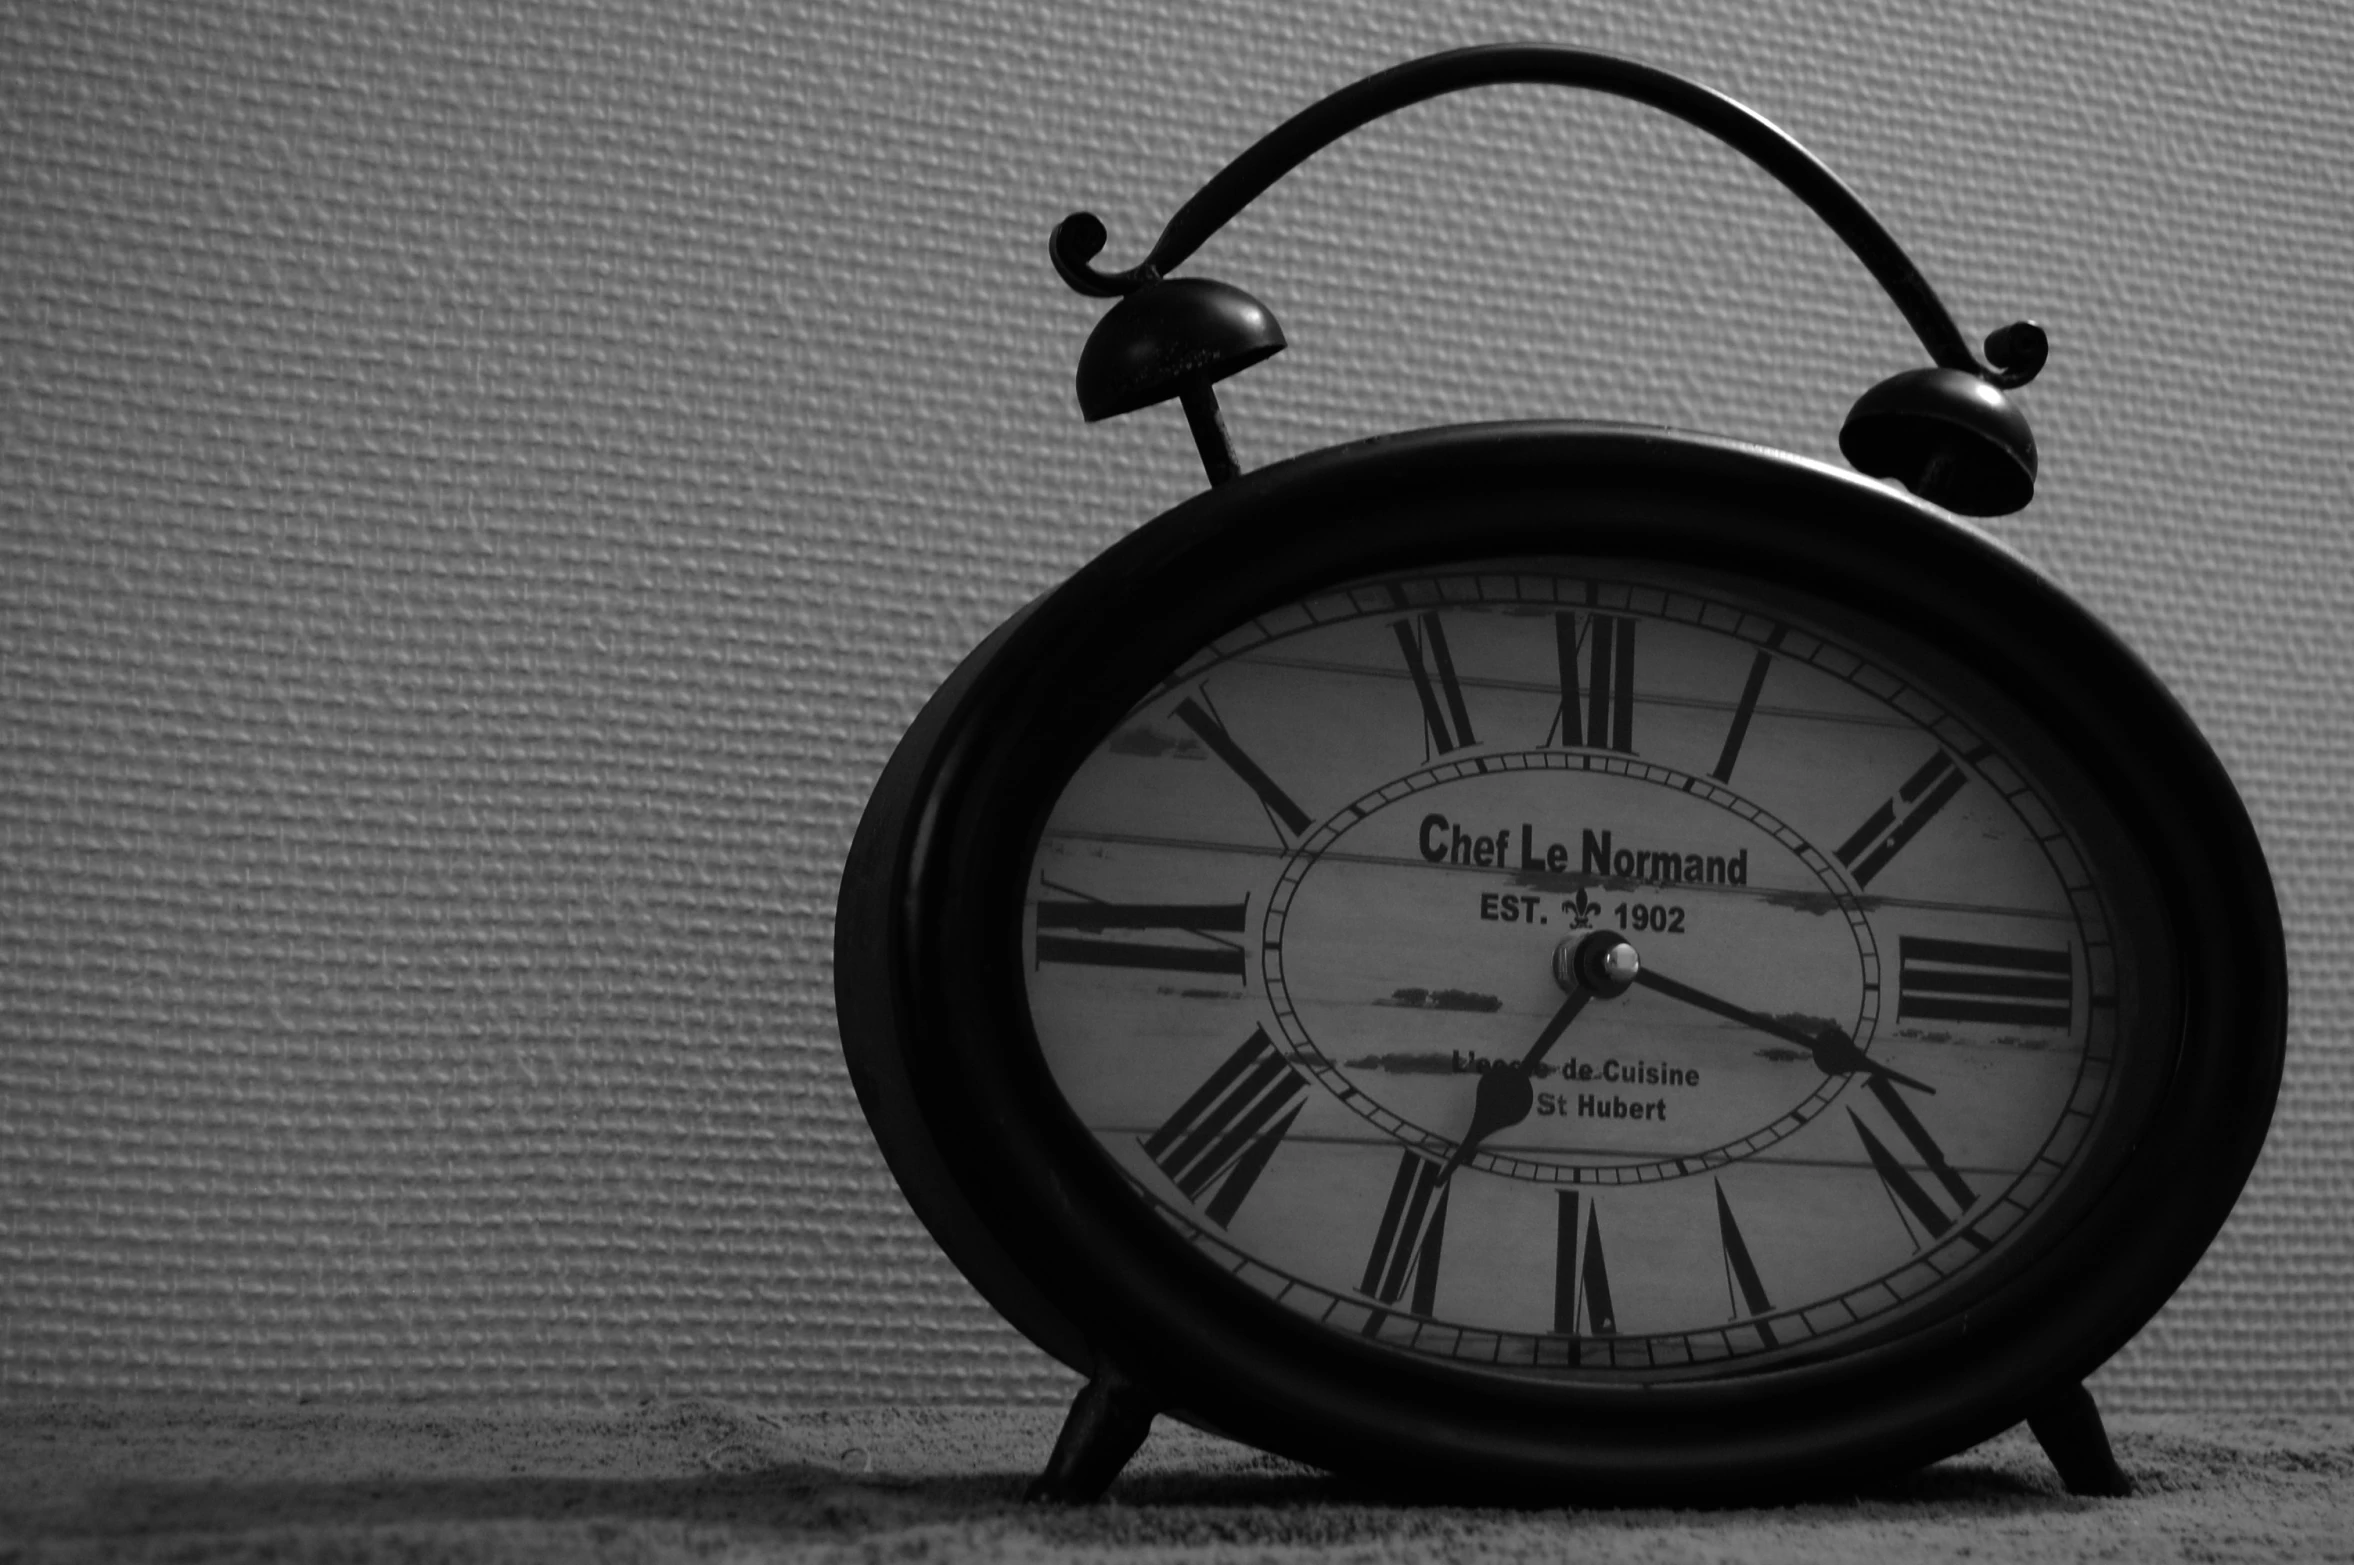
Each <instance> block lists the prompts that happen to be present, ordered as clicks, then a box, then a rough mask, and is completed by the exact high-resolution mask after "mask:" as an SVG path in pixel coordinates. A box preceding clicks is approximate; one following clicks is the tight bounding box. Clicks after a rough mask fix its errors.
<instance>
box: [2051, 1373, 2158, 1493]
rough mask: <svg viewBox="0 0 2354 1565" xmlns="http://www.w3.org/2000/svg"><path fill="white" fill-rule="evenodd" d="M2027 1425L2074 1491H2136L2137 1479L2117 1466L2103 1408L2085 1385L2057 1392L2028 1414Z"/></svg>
mask: <svg viewBox="0 0 2354 1565" xmlns="http://www.w3.org/2000/svg"><path fill="white" fill-rule="evenodd" d="M2027 1427H2028V1428H2029V1429H2030V1430H2032V1431H2034V1434H2035V1438H2036V1439H2037V1440H2040V1441H2041V1442H2043V1454H2044V1455H2046V1456H2048V1457H2050V1458H2051V1459H2052V1466H2054V1467H2056V1468H2058V1469H2059V1470H2060V1482H2061V1483H2062V1484H2063V1485H2065V1486H2066V1487H2067V1490H2068V1492H2069V1493H2070V1494H2087V1495H2119V1494H2131V1493H2133V1480H2132V1479H2130V1478H2128V1477H2126V1476H2125V1470H2124V1469H2123V1468H2121V1467H2119V1466H2118V1465H2117V1458H2116V1456H2115V1454H2114V1453H2112V1452H2111V1451H2110V1449H2109V1432H2108V1431H2107V1430H2106V1429H2103V1428H2102V1427H2101V1410H2100V1409H2099V1408H2098V1407H2095V1406H2094V1405H2093V1400H2092V1393H2091V1392H2090V1391H2087V1390H2085V1389H2084V1387H2083V1386H2082V1385H2074V1386H2070V1387H2069V1388H2068V1389H2067V1390H2065V1391H2061V1392H2057V1393H2055V1394H2054V1395H2052V1396H2051V1397H2050V1398H2048V1399H2047V1400H2046V1401H2045V1402H2044V1404H2043V1405H2042V1406H2041V1407H2039V1408H2037V1409H2036V1410H2035V1411H2034V1412H2032V1413H2030V1414H2028V1415H2027Z"/></svg>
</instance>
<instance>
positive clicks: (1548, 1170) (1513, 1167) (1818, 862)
mask: <svg viewBox="0 0 2354 1565" xmlns="http://www.w3.org/2000/svg"><path fill="white" fill-rule="evenodd" d="M1529 771H1563V772H1571V771H1574V772H1579V773H1600V774H1602V775H1605V776H1614V777H1625V778H1628V779H1629V780H1631V781H1636V782H1646V783H1653V784H1656V785H1658V786H1661V787H1668V788H1673V789H1675V790H1677V791H1678V792H1681V793H1685V794H1689V795H1691V796H1692V797H1694V798H1698V799H1702V800H1705V801H1706V802H1708V803H1710V804H1714V805H1716V806H1717V807H1718V808H1719V809H1722V810H1725V811H1727V812H1728V813H1730V814H1733V815H1737V816H1739V817H1741V818H1742V819H1743V820H1746V821H1748V822H1749V823H1750V824H1751V825H1753V826H1756V827H1757V828H1758V829H1759V830H1761V831H1763V832H1765V833H1766V835H1768V836H1770V837H1772V838H1773V839H1774V840H1775V841H1777V842H1779V843H1781V844H1782V846H1783V847H1785V848H1787V849H1789V850H1790V852H1791V853H1792V855H1793V856H1795V857H1796V858H1797V859H1798V860H1799V862H1800V863H1802V864H1804V865H1806V867H1807V868H1808V870H1810V871H1811V872H1812V873H1813V874H1814V876H1815V878H1816V879H1817V880H1818V881H1820V882H1822V884H1823V887H1824V889H1825V890H1826V891H1828V892H1829V893H1830V895H1831V897H1832V899H1833V901H1834V902H1835V903H1836V904H1837V905H1838V908H1839V911H1840V912H1841V913H1842V914H1843V915H1844V916H1845V917H1846V919H1847V924H1848V931H1849V934H1850V935H1851V936H1852V938H1853V939H1854V940H1855V943H1856V955H1857V959H1858V963H1859V965H1860V967H1861V969H1862V975H1863V976H1862V988H1861V993H1860V996H1859V999H1858V1002H1857V1007H1856V1022H1855V1026H1854V1028H1853V1029H1852V1030H1851V1032H1850V1037H1851V1039H1852V1040H1853V1041H1854V1043H1855V1045H1856V1047H1857V1048H1858V1049H1861V1050H1863V1051H1865V1052H1866V1053H1869V1052H1870V1049H1871V1044H1872V1040H1873V1038H1874V1037H1875V1036H1876V1035H1877V1032H1878V1028H1879V1016H1880V950H1879V942H1878V940H1877V938H1876V937H1875V936H1874V935H1873V933H1872V926H1871V921H1870V920H1869V919H1868V918H1867V917H1866V916H1865V914H1864V910H1863V906H1862V904H1861V902H1860V900H1859V899H1858V898H1857V897H1856V896H1855V895H1854V894H1853V893H1851V892H1850V891H1848V890H1847V888H1846V887H1844V886H1842V885H1841V884H1840V883H1839V881H1838V879H1837V878H1836V872H1835V870H1834V869H1833V866H1832V864H1831V861H1830V860H1829V859H1828V858H1826V857H1824V855H1823V854H1822V853H1821V852H1820V851H1819V850H1818V849H1816V848H1815V846H1814V845H1813V844H1812V843H1810V842H1808V841H1807V840H1806V839H1805V838H1804V837H1802V836H1800V835H1799V834H1798V833H1797V832H1796V831H1794V830H1792V829H1791V828H1790V827H1789V826H1788V825H1786V824H1784V822H1783V821H1782V820H1781V819H1780V818H1779V817H1778V816H1776V815H1774V814H1773V813H1772V812H1770V811H1768V810H1764V809H1761V808H1759V807H1758V806H1757V805H1755V804H1753V803H1751V802H1750V801H1749V800H1748V799H1746V798H1744V797H1743V796H1742V795H1740V794H1738V793H1736V792H1734V791H1733V790H1732V789H1730V788H1727V787H1725V786H1724V785H1723V784H1721V783H1717V782H1712V781H1710V780H1708V779H1706V778H1701V777H1695V776H1693V775H1691V774H1690V773H1688V772H1683V771H1679V770H1677V769H1676V768H1674V767H1671V766H1660V765H1657V764H1656V763H1653V762H1650V761H1642V760H1637V759H1634V758H1632V757H1629V756H1624V755H1618V754H1613V753H1604V752H1588V751H1577V750H1521V751H1508V752H1504V753H1501V754H1496V753H1490V754H1485V755H1477V756H1471V757H1467V758H1465V759H1463V760H1459V761H1447V762H1442V763H1440V764H1439V765H1436V766H1427V767H1424V768H1422V769H1421V770H1419V771H1414V772H1408V773H1407V774H1406V775H1405V776H1403V777H1400V778H1398V779H1396V780H1395V781H1393V782H1389V783H1386V784H1384V785H1383V786H1381V787H1379V788H1375V789H1373V790H1371V791H1369V792H1367V793H1364V794H1361V795H1359V796H1358V797H1357V798H1356V799H1354V800H1352V801H1350V802H1349V803H1348V804H1345V805H1343V806H1341V808H1340V809H1338V810H1336V811H1334V812H1333V813H1332V814H1331V815H1330V816H1329V817H1327V818H1326V819H1325V820H1324V821H1322V822H1320V823H1319V824H1318V825H1317V826H1316V827H1315V829H1314V830H1312V831H1310V832H1309V833H1308V835H1307V836H1306V837H1304V838H1302V839H1301V840H1300V842H1299V844H1298V845H1297V846H1296V847H1294V848H1293V850H1292V851H1291V853H1290V854H1289V855H1287V856H1286V858H1285V859H1284V864H1283V868H1282V870H1281V871H1280V872H1279V873H1278V875H1277V877H1276V882H1275V886H1274V888H1273V890H1272V891H1271V892H1270V893H1269V895H1268V899H1267V912H1266V915H1265V917H1264V918H1263V919H1262V920H1261V923H1260V942H1259V965H1260V978H1261V983H1262V986H1263V987H1264V988H1265V990H1266V996H1267V1005H1268V1008H1269V1010H1270V1011H1271V1012H1272V1013H1273V1015H1274V1017H1275V1019H1276V1023H1277V1026H1278V1028H1279V1029H1280V1030H1281V1032H1282V1034H1283V1037H1284V1040H1285V1042H1286V1043H1287V1044H1289V1045H1290V1047H1289V1048H1288V1049H1287V1050H1286V1051H1285V1052H1286V1053H1288V1054H1289V1055H1290V1056H1291V1057H1292V1058H1293V1059H1295V1060H1296V1061H1298V1063H1299V1064H1300V1065H1301V1066H1303V1067H1304V1068H1306V1069H1307V1070H1309V1071H1311V1072H1313V1073H1314V1074H1315V1076H1316V1077H1317V1079H1318V1080H1319V1081H1321V1082H1323V1084H1324V1085H1325V1087H1326V1088H1327V1089H1328V1090H1330V1091H1331V1092H1332V1094H1333V1096H1334V1097H1336V1098H1338V1099H1339V1100H1340V1101H1341V1102H1342V1103H1344V1104H1346V1105H1347V1106H1348V1108H1349V1109H1350V1110H1351V1111H1352V1112H1354V1113H1355V1114H1357V1115H1358V1116H1359V1117H1360V1118H1362V1119H1364V1120H1365V1121H1367V1122H1368V1123H1369V1124H1371V1125H1373V1126H1374V1127H1375V1128H1376V1129H1378V1130H1380V1131H1381V1132H1382V1133H1383V1134H1385V1135H1387V1136H1389V1137H1391V1138H1392V1139H1394V1140H1396V1141H1398V1142H1400V1143H1403V1144H1405V1145H1408V1146H1416V1147H1420V1148H1421V1149H1423V1150H1424V1151H1426V1152H1431V1153H1434V1154H1436V1155H1438V1156H1440V1157H1451V1156H1452V1155H1453V1154H1454V1152H1455V1149H1456V1145H1457V1142H1456V1139H1454V1138H1449V1137H1446V1136H1441V1135H1439V1134H1437V1133H1436V1132H1434V1131H1431V1130H1428V1129H1426V1128H1424V1127H1423V1126H1421V1125H1417V1124H1415V1123H1414V1122H1413V1121H1411V1120H1408V1119H1406V1118H1405V1117H1404V1116H1402V1115H1399V1114H1396V1113H1394V1112H1392V1111H1391V1110H1389V1109H1388V1108H1386V1107H1384V1106H1383V1105H1382V1104H1381V1103H1380V1102H1379V1101H1378V1100H1376V1099H1374V1098H1373V1097H1371V1096H1370V1095H1368V1094H1367V1093H1366V1092H1365V1091H1364V1090H1363V1089H1362V1088H1360V1087H1359V1086H1357V1084H1356V1083H1355V1082H1353V1081H1351V1080H1349V1079H1348V1078H1347V1077H1346V1076H1344V1075H1343V1074H1341V1068H1340V1066H1339V1065H1337V1064H1336V1063H1335V1062H1334V1061H1333V1060H1332V1059H1331V1058H1330V1057H1329V1056H1328V1055H1326V1054H1325V1053H1324V1051H1323V1050H1322V1049H1320V1048H1319V1047H1318V1046H1317V1045H1316V1043H1315V1040H1314V1039H1312V1038H1311V1037H1310V1036H1309V1035H1308V1031H1307V1027H1306V1025H1305V1024H1304V1023H1303V1022H1301V1020H1300V1019H1299V1015H1298V1012H1297V1009H1296V1008H1295V1007H1294V1006H1293V1004H1292V1001H1291V992H1290V987H1289V985H1288V983H1287V982H1286V981H1285V978H1284V974H1283V934H1284V924H1285V922H1286V918H1287V914H1288V911H1289V909H1290V907H1291V901H1292V896H1293V894H1294V893H1295V892H1296V891H1297V890H1298V889H1299V885H1300V882H1301V881H1302V880H1304V879H1305V878H1306V876H1307V873H1308V871H1309V870H1310V869H1313V868H1314V867H1315V866H1316V864H1317V863H1318V862H1319V861H1320V860H1321V859H1322V857H1323V855H1324V853H1325V851H1326V850H1327V849H1329V848H1330V847H1331V846H1332V845H1333V844H1334V843H1335V842H1338V841H1339V840H1340V839H1341V837H1343V836H1344V835H1346V834H1347V833H1348V832H1349V831H1351V830H1352V829H1354V828H1355V827H1356V826H1357V825H1358V824H1359V823H1360V822H1362V821H1364V820H1366V819H1368V818H1369V817H1371V816H1372V815H1374V814H1376V813H1378V812H1379V811H1381V810H1382V809H1385V808H1387V807H1388V806H1389V805H1392V804H1395V803H1397V802H1398V801H1400V800H1402V799H1406V798H1410V797H1412V796H1413V795H1415V794H1417V793H1420V792H1422V791H1424V790H1425V789H1429V788H1434V787H1438V786H1440V785H1441V784H1444V783H1450V782H1457V781H1461V780H1462V779H1464V778H1467V777H1478V776H1500V775H1504V774H1507V773H1512V772H1529ZM1847 1085H1848V1078H1847V1077H1846V1076H1845V1075H1840V1076H1826V1077H1825V1078H1824V1079H1823V1081H1822V1083H1821V1084H1820V1085H1819V1086H1817V1087H1816V1088H1815V1090H1814V1091H1813V1092H1811V1093H1809V1094H1807V1095H1806V1096H1805V1097H1804V1098H1802V1099H1800V1100H1799V1102H1798V1103H1797V1104H1796V1105H1794V1106H1793V1107H1791V1108H1789V1109H1786V1110H1784V1111H1783V1112H1782V1113H1781V1114H1780V1115H1778V1116H1776V1117H1775V1118H1774V1119H1773V1120H1772V1121H1771V1122H1769V1123H1768V1124H1767V1125H1765V1126H1764V1127H1763V1128H1761V1129H1759V1130H1756V1131H1754V1132H1752V1133H1751V1134H1749V1135H1747V1136H1744V1137H1741V1138H1740V1139H1739V1140H1736V1141H1728V1142H1725V1143H1723V1144H1722V1145H1720V1146H1715V1147H1711V1148H1708V1149H1706V1150H1704V1151H1700V1152H1694V1153H1689V1154H1686V1155H1684V1156H1681V1157H1673V1158H1668V1157H1660V1158H1652V1159H1648V1160H1634V1161H1614V1162H1611V1163H1607V1164H1601V1165H1586V1164H1563V1163H1560V1162H1556V1161H1551V1160H1542V1159H1535V1158H1527V1157H1512V1156H1507V1155H1505V1154H1503V1153H1500V1152H1494V1151H1488V1150H1485V1149H1482V1150H1480V1151H1476V1152H1474V1153H1473V1154H1472V1156H1471V1157H1470V1158H1468V1159H1466V1160H1465V1162H1466V1166H1468V1167H1472V1168H1477V1169H1481V1170H1483V1171H1484V1172H1487V1173H1491V1174H1496V1175H1499V1176H1500V1177H1503V1178H1506V1179H1522V1180H1527V1181H1529V1182H1531V1183H1534V1184H1553V1185H1632V1184H1655V1183H1658V1182H1661V1181H1663V1180H1669V1179H1682V1178H1686V1177H1688V1176H1690V1175H1693V1174H1701V1173H1706V1172H1707V1171H1709V1170H1710V1169H1714V1168H1722V1167H1724V1166H1725V1165H1726V1164H1728V1163H1734V1162H1738V1161H1739V1160H1740V1159H1742V1158H1745V1157H1749V1156H1752V1155H1754V1154H1756V1153H1758V1152H1762V1151H1763V1150H1765V1149H1766V1148H1767V1147H1770V1146H1772V1145H1774V1144H1775V1143H1776V1142H1778V1141H1781V1140H1784V1139H1785V1138H1787V1137H1789V1136H1792V1135H1794V1134H1796V1133H1797V1132H1798V1131H1799V1130H1800V1129H1801V1128H1802V1127H1803V1126H1805V1125H1806V1123H1807V1122H1808V1121H1809V1120H1811V1119H1813V1118H1814V1117H1815V1116H1816V1115H1817V1114H1820V1113H1821V1112H1822V1111H1823V1110H1824V1109H1826V1108H1828V1107H1829V1106H1830V1105H1831V1103H1832V1102H1833V1101H1834V1100H1835V1099H1836V1098H1838V1097H1839V1095H1840V1094H1841V1093H1842V1092H1844V1091H1845V1090H1846V1089H1847Z"/></svg>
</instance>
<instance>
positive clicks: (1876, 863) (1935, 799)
mask: <svg viewBox="0 0 2354 1565" xmlns="http://www.w3.org/2000/svg"><path fill="white" fill-rule="evenodd" d="M1968 780H1969V774H1968V773H1966V772H1964V771H1963V770H1962V767H1961V763H1960V762H1958V761H1956V760H1955V759H1954V758H1953V757H1952V756H1950V755H1948V754H1946V753H1945V752H1944V751H1943V750H1940V751H1938V752H1937V753H1936V754H1935V755H1933V756H1931V757H1929V759H1928V760H1927V761H1925V762H1923V763H1922V765H1921V769H1920V770H1919V771H1917V772H1915V773H1913V775H1912V776H1910V777H1908V778H1906V779H1905V783H1904V786H1903V787H1901V788H1899V789H1897V790H1896V797H1895V798H1893V799H1890V800H1888V801H1887V802H1886V803H1884V804H1882V805H1881V806H1880V807H1879V808H1878V809H1876V810H1874V811H1873V812H1872V814H1871V818H1870V819H1868V820H1866V821H1865V822H1864V823H1863V824H1862V825H1861V826H1859V827H1857V828H1856V831H1855V835H1854V836H1852V837H1850V838H1848V839H1847V840H1846V841H1845V842H1843V843H1841V844H1840V845H1839V862H1840V863H1842V864H1844V865H1846V866H1847V869H1848V873H1850V874H1852V875H1853V876H1855V883H1856V884H1857V885H1859V886H1868V885H1870V884H1871V883H1872V877H1873V876H1874V875H1877V874H1879V873H1880V871H1882V870H1884V869H1886V868H1887V867H1888V861H1889V860H1890V859H1892V858H1895V857H1896V855H1897V851H1898V850H1899V849H1901V848H1902V847H1903V846H1904V845H1905V844H1906V843H1908V842H1910V841H1912V840H1913V838H1914V836H1915V835H1916V834H1917V833H1919V831H1920V829H1921V828H1922V827H1924V826H1926V825H1928V824H1929V821H1930V818H1931V817H1933V816H1934V815H1936V813H1937V812H1938V811H1939V810H1942V809H1944V808H1945V807H1946V805H1947V804H1948V803H1949V802H1950V801H1951V800H1952V799H1953V796H1954V795H1955V794H1957V793H1960V792H1961V791H1962V784H1963V783H1965V782H1967V781H1968Z"/></svg>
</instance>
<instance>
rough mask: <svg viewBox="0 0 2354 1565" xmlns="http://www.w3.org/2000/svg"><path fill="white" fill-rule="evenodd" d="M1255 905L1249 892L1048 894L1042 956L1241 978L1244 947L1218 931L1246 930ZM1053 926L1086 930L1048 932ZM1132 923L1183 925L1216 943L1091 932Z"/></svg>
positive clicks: (1041, 924)
mask: <svg viewBox="0 0 2354 1565" xmlns="http://www.w3.org/2000/svg"><path fill="white" fill-rule="evenodd" d="M1052 889H1054V890H1057V891H1060V890H1062V889H1063V888H1062V887H1060V886H1056V887H1053V888H1052ZM1249 908H1250V899H1249V898H1248V897H1245V898H1244V899H1243V900H1242V901H1240V902H1048V901H1046V900H1044V899H1043V898H1042V899H1040V901H1039V903H1038V960H1039V961H1041V962H1078V963H1083V964H1085V965H1088V966H1092V967H1141V968H1147V969H1150V970H1152V971H1154V972H1167V973H1215V974H1217V975H1218V976H1220V977H1222V978H1233V979H1237V980H1239V979H1241V978H1242V977H1243V976H1244V972H1243V963H1242V948H1241V947H1240V946H1237V945H1231V944H1228V943H1226V942H1223V941H1219V940H1218V936H1219V935H1220V934H1240V933H1241V932H1242V928H1243V920H1244V917H1245V915H1246V914H1247V913H1248V911H1249ZM1050 929H1053V930H1059V929H1075V930H1080V931H1083V933H1082V934H1075V935H1063V934H1048V933H1047V931H1048V930H1050ZM1128 929H1182V930H1184V931H1185V932H1186V933H1188V934H1192V935H1198V936H1201V937H1202V938H1203V939H1205V940H1209V941H1211V942H1213V943H1212V944H1210V945H1206V946H1165V945H1152V944H1148V943H1147V942H1145V941H1141V940H1097V939H1091V938H1088V937H1089V936H1093V935H1100V934H1103V933H1104V932H1106V931H1107V930H1128Z"/></svg>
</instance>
